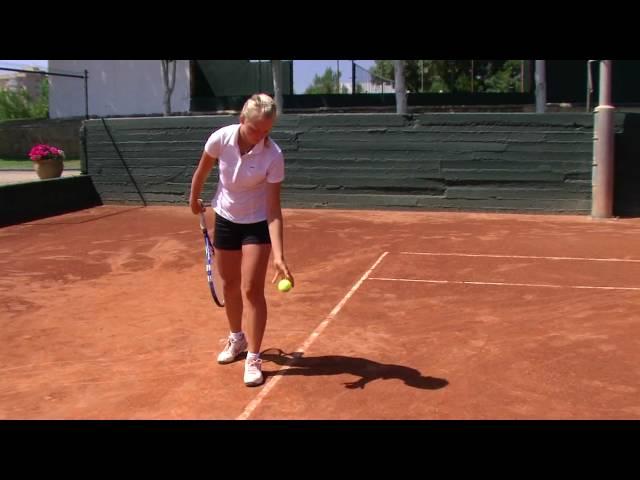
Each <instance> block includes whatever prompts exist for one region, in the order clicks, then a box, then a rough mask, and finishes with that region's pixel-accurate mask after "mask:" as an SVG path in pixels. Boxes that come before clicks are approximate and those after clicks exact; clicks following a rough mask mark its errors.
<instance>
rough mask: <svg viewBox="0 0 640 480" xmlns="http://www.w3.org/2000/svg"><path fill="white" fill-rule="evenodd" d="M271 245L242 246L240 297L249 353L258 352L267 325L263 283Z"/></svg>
mask: <svg viewBox="0 0 640 480" xmlns="http://www.w3.org/2000/svg"><path fill="white" fill-rule="evenodd" d="M270 254H271V245H269V244H261V245H243V246H242V287H241V288H242V296H243V298H244V300H246V306H247V312H246V313H247V316H246V319H247V322H246V327H247V329H246V333H247V340H248V342H249V351H250V352H254V353H259V352H260V346H261V344H262V337H263V336H264V330H265V326H266V324H267V301H266V299H265V297H264V283H265V277H266V275H267V266H268V265H269V255H270Z"/></svg>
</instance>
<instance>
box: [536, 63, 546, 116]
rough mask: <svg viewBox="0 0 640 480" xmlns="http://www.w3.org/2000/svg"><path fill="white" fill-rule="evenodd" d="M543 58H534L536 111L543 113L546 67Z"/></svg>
mask: <svg viewBox="0 0 640 480" xmlns="http://www.w3.org/2000/svg"><path fill="white" fill-rule="evenodd" d="M545 67H546V66H545V62H544V60H536V72H535V79H536V113H544V110H545V106H546V104H547V85H546V77H547V74H546V68H545Z"/></svg>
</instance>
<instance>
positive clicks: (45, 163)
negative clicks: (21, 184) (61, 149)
mask: <svg viewBox="0 0 640 480" xmlns="http://www.w3.org/2000/svg"><path fill="white" fill-rule="evenodd" d="M33 168H34V170H35V171H36V173H37V174H38V177H39V178H41V179H45V178H57V177H59V176H60V175H62V170H64V162H63V161H62V160H60V159H56V158H50V159H48V160H38V161H37V162H33Z"/></svg>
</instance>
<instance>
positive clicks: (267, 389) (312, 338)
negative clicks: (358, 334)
mask: <svg viewBox="0 0 640 480" xmlns="http://www.w3.org/2000/svg"><path fill="white" fill-rule="evenodd" d="M388 253H389V252H384V253H383V254H382V255H380V257H379V258H378V260H376V262H375V263H374V264H373V265H372V266H371V268H370V269H369V270H367V271H366V272H365V273H364V275H362V277H360V280H358V281H357V282H356V283H355V284H354V285H353V287H351V290H349V292H348V293H347V294H346V295H345V296H344V298H343V299H342V300H340V302H339V303H338V304H337V305H336V306H335V307H333V310H331V313H329V315H327V317H326V318H325V319H324V320H323V321H322V322H321V323H320V325H318V326H317V327H316V329H315V330H314V331H313V332H311V335H309V336H308V337H307V339H306V340H305V341H304V343H303V344H302V345H301V346H299V347H298V348H297V349H296V350H295V351H296V352H301V353H304V352H305V350H306V349H307V348H309V347H310V346H311V344H312V343H313V342H314V341H315V340H316V339H317V338H318V336H320V334H321V333H322V331H323V330H324V329H325V328H327V325H329V322H330V321H331V320H333V319H334V318H335V316H336V315H337V314H338V312H339V311H340V310H341V309H342V307H344V304H345V303H347V301H348V300H349V299H350V298H351V297H352V296H353V294H354V293H355V292H356V290H358V288H360V285H362V283H363V282H364V281H365V280H366V279H367V277H369V274H370V273H371V272H372V271H373V270H374V269H375V268H376V267H377V266H378V264H379V263H380V262H381V261H382V259H383V258H384V257H386V256H387V254H388ZM288 363H289V362H288ZM288 363H287V364H285V365H283V366H282V367H280V369H279V370H278V372H281V371H282V370H288V369H289V365H288ZM282 377H283V375H278V376H276V377H275V378H274V379H273V380H270V381H269V382H268V383H267V384H266V385H265V386H264V387H263V388H262V390H261V391H260V393H259V394H258V395H257V396H256V398H254V399H253V400H252V401H251V402H250V403H249V404H248V405H247V406H246V407H245V409H244V411H243V412H242V413H241V414H240V416H238V417H237V418H236V420H246V419H247V418H249V416H250V415H251V414H252V413H253V411H254V410H255V409H256V408H257V407H258V406H259V405H260V402H262V400H263V399H264V397H266V396H267V394H268V393H269V392H270V391H271V390H272V389H273V388H274V387H275V386H276V384H277V383H278V381H279V380H280V379H281V378H282Z"/></svg>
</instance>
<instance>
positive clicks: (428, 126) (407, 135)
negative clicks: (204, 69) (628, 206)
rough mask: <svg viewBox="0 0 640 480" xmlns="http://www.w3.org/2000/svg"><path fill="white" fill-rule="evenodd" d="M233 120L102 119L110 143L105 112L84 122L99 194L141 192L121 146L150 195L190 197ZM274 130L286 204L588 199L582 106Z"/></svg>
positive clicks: (588, 146) (495, 206)
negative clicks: (218, 133) (217, 138)
mask: <svg viewBox="0 0 640 480" xmlns="http://www.w3.org/2000/svg"><path fill="white" fill-rule="evenodd" d="M236 121H237V118H236V117H230V116H202V117H182V118H177V117H174V118H151V119H149V118H147V119H109V120H106V124H107V126H108V128H109V131H110V132H111V135H112V136H113V141H112V139H111V137H110V136H109V133H108V132H107V130H105V126H104V124H103V123H102V121H100V120H90V121H87V122H85V123H84V125H85V130H84V136H85V141H86V160H87V169H88V173H89V174H90V175H91V177H92V179H93V182H94V184H95V186H96V189H97V190H98V192H99V193H100V195H101V198H102V200H103V201H104V202H105V203H123V202H124V203H126V202H134V203H138V202H140V199H139V195H138V193H137V191H136V188H135V186H134V184H133V182H132V181H131V179H130V178H129V176H128V173H127V170H126V169H125V168H124V166H123V163H122V160H121V158H120V155H119V154H118V151H119V152H120V154H121V155H122V158H123V159H124V161H125V162H126V164H127V165H128V167H129V169H130V171H131V173H132V175H133V177H134V179H135V181H136V184H137V185H138V186H139V188H140V189H141V191H142V194H143V195H144V197H145V199H146V201H147V202H149V203H161V204H183V205H186V202H187V199H188V193H189V188H190V182H191V176H192V174H193V171H194V169H195V167H196V165H197V163H198V160H199V158H200V154H201V152H202V147H203V145H204V142H205V141H206V139H207V138H208V136H209V135H210V133H211V132H212V131H213V130H215V129H217V128H220V127H222V126H224V125H228V124H230V123H234V122H236ZM272 136H273V138H274V139H275V141H276V142H278V143H279V145H280V146H281V147H282V148H283V150H284V153H285V159H286V175H287V178H286V180H285V184H284V190H283V201H284V205H285V206H289V207H328V208H392V209H433V210H441V209H456V210H475V211H521V212H567V213H579V214H588V213H590V209H591V161H592V141H593V118H592V116H591V115H589V114H567V113H559V114H544V115H537V114H527V113H519V114H493V113H476V114H473V113H454V114H449V113H441V114H439V113H433V114H420V115H418V114H416V115H408V116H399V115H396V114H327V115H285V116H283V117H282V118H280V119H279V120H278V123H277V125H276V127H275V128H274V131H273V134H272ZM114 143H115V145H114ZM116 147H117V148H116ZM216 177H217V174H216V172H213V173H212V175H211V177H210V179H209V181H208V183H207V187H206V190H205V197H209V196H210V195H211V194H212V193H213V191H214V189H215V180H216Z"/></svg>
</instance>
